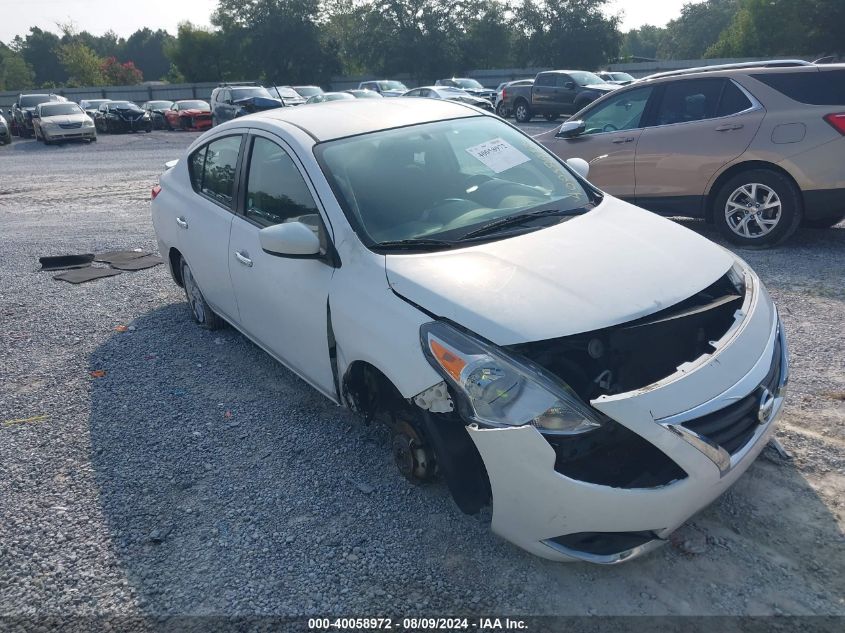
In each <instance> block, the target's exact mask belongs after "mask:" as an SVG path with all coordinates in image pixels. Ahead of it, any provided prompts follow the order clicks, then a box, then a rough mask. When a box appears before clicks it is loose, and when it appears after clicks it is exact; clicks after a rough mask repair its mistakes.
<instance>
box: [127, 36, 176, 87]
mask: <svg viewBox="0 0 845 633" xmlns="http://www.w3.org/2000/svg"><path fill="white" fill-rule="evenodd" d="M172 40H173V36H172V35H170V34H168V33H167V31H164V30H161V29H159V30H157V31H152V30H150V29H148V28H143V29H138V30H137V31H135V32H134V33H133V34H132V35H130V36H129V37H128V38H126V42H125V44H124V45H123V47H122V50H121V51H120V52H119V54H117V55H115V56H116V57H117V58H118V59H120V60H121V61H124V62H127V61H131V62H133V63H134V64H135V66H137V67H138V70H140V71H141V72H142V73H143V74H144V77H148V78H154V79H161V78H162V77H164V76H165V75H166V74H167V73H168V71H169V70H170V60H169V59H167V55H165V53H164V49H165V47H166V46H167V45H168V44H169V43H170V42H171V41H172Z"/></svg>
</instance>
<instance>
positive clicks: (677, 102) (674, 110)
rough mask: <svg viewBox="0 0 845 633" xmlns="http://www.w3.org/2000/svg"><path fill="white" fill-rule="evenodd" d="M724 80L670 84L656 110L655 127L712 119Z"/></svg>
mask: <svg viewBox="0 0 845 633" xmlns="http://www.w3.org/2000/svg"><path fill="white" fill-rule="evenodd" d="M724 83H725V81H724V79H718V78H713V79H693V80H685V81H684V80H682V81H676V82H673V83H670V84H668V85H667V86H666V89H665V90H664V92H663V98H662V99H661V100H660V105H659V106H658V108H657V115H656V119H655V122H656V125H671V124H673V123H687V122H689V121H701V120H703V119H712V118H713V117H714V116H716V105H717V104H718V102H719V96H720V95H721V93H722V87H723V86H724Z"/></svg>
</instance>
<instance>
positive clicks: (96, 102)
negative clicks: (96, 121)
mask: <svg viewBox="0 0 845 633" xmlns="http://www.w3.org/2000/svg"><path fill="white" fill-rule="evenodd" d="M109 101H111V99H91V100H89V101H83V102H82V103H80V104H79V105H81V106H82V107H83V108H87V109H89V110H96V109H97V108H99V107H100V106H101V105H103V104H104V103H108V102H109Z"/></svg>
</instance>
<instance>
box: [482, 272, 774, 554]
mask: <svg viewBox="0 0 845 633" xmlns="http://www.w3.org/2000/svg"><path fill="white" fill-rule="evenodd" d="M752 286H753V287H752V290H751V291H749V293H748V294H747V296H746V297H745V300H744V302H743V305H742V308H741V309H740V310H739V311H738V312H737V316H736V323H735V325H734V326H733V327H731V328H730V329H729V330H728V331H727V332H726V333H725V335H724V336H723V337H721V339H720V340H718V341H714V342H713V345H714V348H715V350H714V351H713V353H711V354H707V355H705V356H703V357H702V358H699V359H697V360H696V361H694V362H691V363H686V364H684V365H681V366H680V367H678V369H677V371H676V372H675V373H673V374H672V375H671V376H668V377H666V378H664V379H663V380H660V381H658V382H655V383H653V384H650V385H647V386H645V387H643V388H640V389H636V390H633V391H629V392H626V393H620V394H615V395H605V396H601V397H598V398H596V399H595V400H593V401H592V402H591V404H592V405H593V407H595V408H596V409H598V410H599V411H601V412H602V413H604V414H605V415H607V416H608V418H610V420H612V421H613V423H614V424H618V425H620V426H621V427H624V429H622V430H623V431H624V433H627V434H629V435H630V434H631V433H633V434H636V435H637V436H638V437H637V438H634V439H635V440H636V441H637V442H640V443H644V442H647V443H648V445H649V446H648V448H649V449H651V450H653V449H654V448H655V447H656V448H657V449H659V451H661V452H662V454H663V455H662V456H661V458H665V459H666V461H667V462H671V466H672V467H673V468H675V470H674V471H670V472H671V473H675V474H672V475H671V476H669V477H667V478H666V480H665V481H662V482H660V483H659V484H654V483H652V484H646V485H643V484H641V483H635V484H630V485H629V484H626V483H621V482H620V483H618V484H610V485H609V484H608V482H607V481H601V483H595V482H593V481H587V480H584V479H590V477H583V478H580V479H579V478H577V476H572V472H569V471H567V474H563V472H561V471H566V469H565V468H562V467H561V460H560V455H559V454H558V453H557V452H556V450H557V449H556V445H555V443H554V441H553V440H552V439H551V438H549V439H547V437H545V436H544V435H542V434H541V433H540V432H539V431H538V430H537V429H536V428H535V427H533V426H530V425H526V426H521V427H512V428H481V427H479V426H478V425H475V424H472V425H470V426H469V427H468V429H467V430H468V432H469V435H470V437H471V438H472V440H473V442H474V443H475V446H476V447H477V449H478V451H479V453H480V454H481V457H482V459H483V461H484V465H485V468H486V470H487V474H488V477H489V480H490V488H491V492H492V499H493V520H492V529H493V531H494V532H496V533H497V534H499V535H501V536H503V537H504V538H506V539H508V540H510V541H512V542H513V543H515V544H516V545H518V546H520V547H522V548H523V549H525V550H528V551H529V552H532V553H534V554H536V555H538V556H541V557H544V558H549V559H553V560H559V561H572V560H581V561H588V562H592V563H599V564H615V563H620V562H622V561H625V560H629V559H631V558H634V557H636V556H639V555H642V554H644V553H646V552H648V551H651V550H653V549H655V548H657V547H659V546H660V545H662V544H663V543H665V541H666V539H667V538H668V536H669V535H670V534H671V533H672V532H673V531H674V530H675V529H677V528H678V527H679V526H680V525H681V524H682V523H684V522H685V521H686V520H687V519H688V518H689V517H690V516H692V515H693V514H695V513H696V512H698V511H699V510H701V509H702V508H704V507H705V506H707V505H708V504H710V503H711V502H712V501H713V500H714V499H716V498H717V497H718V496H719V495H721V494H722V493H723V492H725V491H726V490H727V489H728V488H729V487H730V486H731V485H732V484H733V483H734V482H735V481H736V480H737V479H738V478H739V477H740V476H741V475H742V473H743V472H745V470H746V469H747V468H748V467H749V466H750V464H751V463H752V462H753V461H754V459H755V458H756V457H757V455H758V454H759V453H760V451H761V450H762V449H763V447H764V446H765V445H766V443H767V442H768V440H769V438H770V436H771V434H772V433H773V430H774V422H775V420H776V419H777V417H778V415H779V414H780V412H781V409H782V407H783V401H784V395H785V387H786V384H787V381H788V375H789V369H788V360H787V348H786V340H785V336H784V333H783V330H782V328H781V326H780V322H779V319H778V316H777V311H776V309H775V307H774V305H773V304H772V302H771V300H770V299H769V296H768V294H767V292H766V290H765V288H764V287H763V286H762V284H760V282H759V280H756V278H755V280H754V283H753V284H752ZM643 441H644V442H643ZM579 472H580V471H579ZM677 473H680V475H678V474H677ZM595 479H596V480H602V477H601V476H598V475H597V476H596V477H595ZM637 486H641V487H637Z"/></svg>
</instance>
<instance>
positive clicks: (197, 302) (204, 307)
mask: <svg viewBox="0 0 845 633" xmlns="http://www.w3.org/2000/svg"><path fill="white" fill-rule="evenodd" d="M179 266H180V269H181V273H182V285H183V286H184V287H185V298H186V299H187V300H188V306H189V307H190V308H191V316H192V317H193V319H194V321H196V322H197V323H198V324H199V325H201V326H202V327H204V328H205V329H207V330H218V329H220V328H221V327H222V326H223V320H222V319H221V318H220V317H219V316H217V315H216V314H215V313H214V311H213V310H212V309H211V307H210V306H209V305H208V303H207V302H206V300H205V297H203V296H202V292H201V291H200V288H199V286H198V285H197V282H196V280H195V279H194V276H193V274H191V268H190V266H188V262H186V261H185V260H184V259H183V260H182V261H181V262H180V264H179Z"/></svg>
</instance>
